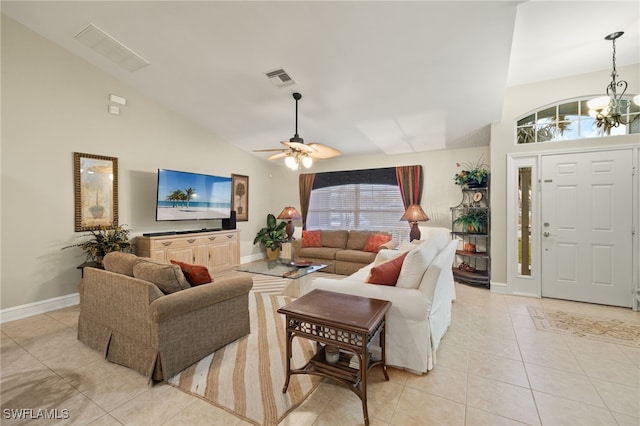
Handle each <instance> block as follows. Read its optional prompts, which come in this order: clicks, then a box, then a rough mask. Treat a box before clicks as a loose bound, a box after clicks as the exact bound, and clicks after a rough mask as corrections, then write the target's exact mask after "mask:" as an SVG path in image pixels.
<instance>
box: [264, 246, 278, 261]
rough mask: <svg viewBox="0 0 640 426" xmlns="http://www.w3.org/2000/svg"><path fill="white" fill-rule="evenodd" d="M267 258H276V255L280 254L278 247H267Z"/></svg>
mask: <svg viewBox="0 0 640 426" xmlns="http://www.w3.org/2000/svg"><path fill="white" fill-rule="evenodd" d="M266 249H267V260H277V259H278V256H280V248H277V249H272V248H271V247H267V248H266Z"/></svg>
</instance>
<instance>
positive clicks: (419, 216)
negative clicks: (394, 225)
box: [400, 204, 429, 222]
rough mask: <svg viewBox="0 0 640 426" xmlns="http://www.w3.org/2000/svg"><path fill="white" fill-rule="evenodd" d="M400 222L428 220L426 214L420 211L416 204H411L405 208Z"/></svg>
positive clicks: (420, 208)
mask: <svg viewBox="0 0 640 426" xmlns="http://www.w3.org/2000/svg"><path fill="white" fill-rule="evenodd" d="M400 220H407V221H409V222H426V221H427V220H429V218H428V217H427V214H426V213H425V212H424V210H422V207H420V206H419V205H418V204H411V205H410V206H409V207H407V210H405V212H404V214H403V215H402V217H401V218H400Z"/></svg>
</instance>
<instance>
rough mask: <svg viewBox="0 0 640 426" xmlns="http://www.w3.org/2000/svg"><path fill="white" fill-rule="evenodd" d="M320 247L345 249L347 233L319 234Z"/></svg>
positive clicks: (340, 231) (323, 232)
mask: <svg viewBox="0 0 640 426" xmlns="http://www.w3.org/2000/svg"><path fill="white" fill-rule="evenodd" d="M320 237H321V240H322V247H333V248H340V249H344V248H347V240H348V239H349V231H343V230H338V231H326V230H323V231H322V232H321V233H320Z"/></svg>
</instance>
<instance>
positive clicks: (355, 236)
mask: <svg viewBox="0 0 640 426" xmlns="http://www.w3.org/2000/svg"><path fill="white" fill-rule="evenodd" d="M371 234H372V232H371V231H358V230H351V231H349V239H348V240H347V247H346V248H347V249H349V250H363V249H364V245H365V244H366V243H367V240H368V239H369V235H371Z"/></svg>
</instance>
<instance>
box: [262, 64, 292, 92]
mask: <svg viewBox="0 0 640 426" xmlns="http://www.w3.org/2000/svg"><path fill="white" fill-rule="evenodd" d="M265 75H266V76H267V77H268V78H269V81H270V82H271V83H273V84H275V85H276V86H277V87H284V86H288V85H290V84H293V83H295V81H293V79H292V78H291V76H289V74H287V72H286V71H285V70H283V69H282V68H278V69H277V70H273V71H269V72H267V73H265Z"/></svg>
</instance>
